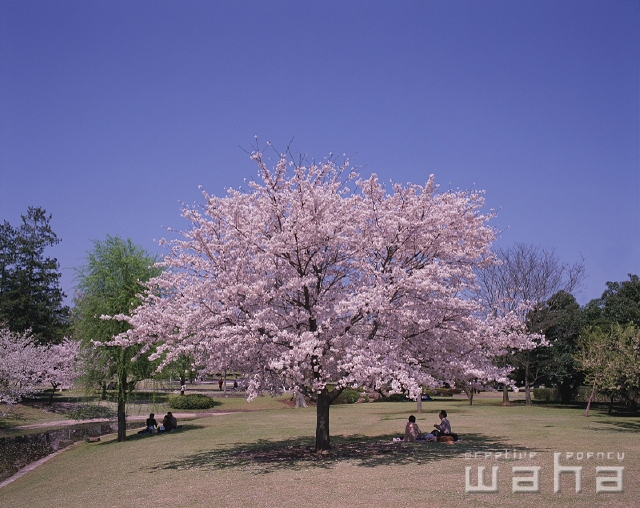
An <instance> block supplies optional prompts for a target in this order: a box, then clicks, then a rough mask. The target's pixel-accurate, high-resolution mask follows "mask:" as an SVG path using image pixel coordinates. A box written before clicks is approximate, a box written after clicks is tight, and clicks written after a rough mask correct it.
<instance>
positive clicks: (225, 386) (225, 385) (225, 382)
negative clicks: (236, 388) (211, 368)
mask: <svg viewBox="0 0 640 508" xmlns="http://www.w3.org/2000/svg"><path fill="white" fill-rule="evenodd" d="M224 393H225V394H226V393H227V369H224Z"/></svg>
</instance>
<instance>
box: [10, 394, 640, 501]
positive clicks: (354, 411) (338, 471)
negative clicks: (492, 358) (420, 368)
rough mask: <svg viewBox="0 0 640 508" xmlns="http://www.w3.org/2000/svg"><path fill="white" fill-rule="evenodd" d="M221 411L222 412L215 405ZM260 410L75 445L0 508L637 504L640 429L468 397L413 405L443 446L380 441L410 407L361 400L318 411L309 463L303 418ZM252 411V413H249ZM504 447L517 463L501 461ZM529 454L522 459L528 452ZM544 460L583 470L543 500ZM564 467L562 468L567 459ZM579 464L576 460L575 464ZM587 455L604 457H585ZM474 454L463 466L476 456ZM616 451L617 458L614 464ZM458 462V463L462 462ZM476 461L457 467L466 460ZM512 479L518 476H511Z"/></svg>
mask: <svg viewBox="0 0 640 508" xmlns="http://www.w3.org/2000/svg"><path fill="white" fill-rule="evenodd" d="M221 401H222V402H223V404H222V405H221V406H218V407H216V408H215V409H216V410H223V409H224V406H225V405H227V403H228V404H229V406H227V407H228V408H229V409H230V408H231V407H232V406H233V407H235V408H236V410H240V409H242V408H243V407H242V406H243V405H244V404H246V402H245V401H243V400H242V399H233V398H229V399H221ZM227 401H228V402H227ZM256 403H257V404H263V407H262V409H261V410H260V411H252V412H237V413H233V414H226V415H217V416H211V417H208V418H202V419H198V420H193V421H189V422H184V425H183V427H182V428H181V429H179V431H178V432H176V433H172V434H168V435H156V436H138V435H136V434H135V433H134V435H132V436H131V439H129V440H128V441H126V442H125V443H117V442H116V441H115V440H114V439H113V437H107V438H103V440H102V441H101V442H100V443H92V444H87V443H82V444H79V445H77V446H74V447H73V448H71V449H69V450H68V451H66V452H64V453H62V454H60V455H58V456H56V457H53V458H52V459H51V460H49V461H48V462H45V463H44V464H42V465H41V466H39V467H38V468H36V469H35V470H33V471H31V472H30V473H28V474H26V475H24V476H22V477H21V478H19V479H18V480H16V481H14V482H13V483H11V484H9V485H7V486H6V487H4V488H2V489H0V506H7V507H9V506H10V507H15V508H18V507H30V508H38V507H45V506H46V507H47V508H50V507H52V506H55V507H58V506H65V507H93V506H96V507H112V506H113V507H116V506H118V507H136V508H144V507H157V506H163V505H166V506H172V507H176V508H177V507H210V506H220V507H223V506H228V507H245V506H246V507H250V506H251V507H253V506H264V507H296V508H300V507H306V506H321V507H323V506H326V507H334V506H337V507H343V506H344V507H358V506H375V507H377V506H380V507H385V506H429V507H434V508H435V507H443V506H444V507H449V506H451V507H459V506H469V507H481V506H482V507H484V506H486V507H505V506H517V507H519V508H524V507H536V508H537V507H543V506H544V507H546V506H552V507H571V506H576V507H578V506H580V507H585V506H589V507H590V506H608V507H637V506H640V419H639V418H637V417H624V416H615V415H614V416H607V415H606V414H603V413H601V412H599V411H593V410H592V415H591V416H590V417H589V418H585V417H584V416H583V414H584V410H582V409H573V408H562V407H551V406H539V405H536V406H534V407H524V406H523V405H520V404H516V405H513V406H510V407H506V408H505V407H501V406H500V399H499V398H494V397H476V399H474V405H473V406H468V405H467V404H466V401H464V400H461V399H451V398H450V399H441V400H438V401H434V402H425V403H423V409H424V411H425V412H424V413H423V414H416V417H417V421H418V424H419V425H420V427H421V429H422V430H428V429H429V428H431V427H432V425H433V423H436V422H437V421H438V420H437V412H438V410H439V409H446V410H447V411H448V412H449V420H450V421H451V423H452V427H453V430H454V431H455V432H457V433H459V434H460V435H461V437H462V439H463V440H462V442H460V443H456V444H454V445H447V444H444V443H411V444H409V443H408V444H402V443H392V442H391V441H392V438H393V437H395V436H398V435H401V434H402V433H403V432H404V425H405V422H406V419H407V417H408V415H409V414H412V413H413V414H415V403H410V402H407V403H400V402H399V403H370V404H356V405H339V406H332V408H331V435H332V444H333V445H334V449H333V450H331V451H330V452H329V453H327V454H325V455H316V454H313V453H310V451H309V449H310V448H311V447H312V445H313V442H314V438H313V436H314V432H315V418H316V415H315V408H313V407H310V408H307V409H297V410H294V409H289V408H286V407H285V405H284V404H283V401H281V400H278V399H269V398H260V399H257V401H256ZM256 407H260V406H255V407H254V408H253V409H255V408H256ZM504 450H509V451H510V455H511V452H512V451H513V450H516V454H517V456H519V457H520V456H522V457H524V455H519V454H526V457H527V458H519V459H517V460H512V459H511V458H510V459H509V460H504V455H503V456H502V457H497V458H496V455H495V454H496V452H503V453H504ZM534 452H535V453H536V456H535V457H531V458H530V455H529V454H531V453H534ZM554 452H561V453H562V456H561V459H560V460H561V463H562V465H563V466H582V492H581V493H578V494H577V493H575V487H574V485H575V482H574V480H573V476H572V475H570V474H563V475H562V477H561V478H562V481H561V492H560V493H558V494H554V493H553V488H554V487H553V480H554V455H553V453H554ZM571 452H572V453H573V454H574V458H573V459H571V458H567V453H571ZM578 452H582V453H584V457H583V458H582V460H577V458H575V457H577V455H576V454H577V453H578ZM587 452H594V453H597V452H605V453H607V452H613V458H612V459H606V458H604V459H602V458H601V459H599V460H598V459H597V458H596V457H595V456H594V458H591V459H587V458H586V456H587ZM476 453H477V454H478V455H475V454H476ZM618 453H620V454H621V453H624V459H623V460H622V461H618V460H617V458H616V457H617V454H618ZM465 455H466V457H465ZM472 456H473V457H477V458H469V457H472ZM465 466H471V467H472V478H473V482H472V483H473V484H476V483H477V480H476V474H477V468H478V466H485V467H486V469H487V474H486V482H487V483H490V482H491V478H490V472H491V466H498V468H499V469H498V492H490V493H489V492H487V493H467V492H465ZM513 466H540V468H541V469H540V491H539V493H526V494H523V493H515V494H514V493H512V476H514V475H512V471H511V468H512V467H513ZM596 466H623V467H624V468H625V469H624V473H623V477H624V491H623V492H622V493H615V492H610V493H600V494H596V492H595V490H596V476H606V474H605V473H600V474H598V475H596V471H595V468H596ZM515 476H530V474H529V473H526V474H525V473H522V474H521V473H516V474H515Z"/></svg>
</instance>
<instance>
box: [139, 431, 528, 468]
mask: <svg viewBox="0 0 640 508" xmlns="http://www.w3.org/2000/svg"><path fill="white" fill-rule="evenodd" d="M394 437H397V435H395V434H393V435H383V436H376V437H365V436H348V437H344V436H334V437H332V448H331V450H328V451H327V452H325V453H314V451H313V446H310V445H311V439H310V438H296V439H283V440H279V441H268V440H259V441H257V442H255V443H251V444H247V443H235V444H232V445H227V446H226V447H224V448H218V449H212V450H207V451H203V452H199V453H195V454H192V455H189V456H186V457H183V458H182V459H179V460H174V461H171V462H165V463H159V464H155V465H153V466H151V467H149V468H147V470H148V471H150V472H153V471H158V470H184V469H197V470H204V471H207V470H210V471H211V470H220V469H242V470H245V471H248V472H250V473H253V474H256V475H260V474H268V473H272V472H275V471H282V470H292V471H294V470H300V469H308V468H321V469H331V468H332V467H334V466H335V465H336V464H338V463H344V462H346V463H349V464H351V465H354V466H358V467H376V466H381V465H399V466H404V465H411V466H415V465H424V464H431V463H435V462H438V461H441V460H446V459H451V458H460V457H464V456H465V454H473V453H475V452H482V453H484V452H487V451H504V450H506V449H509V450H511V449H513V448H514V445H513V444H509V443H507V442H506V441H503V440H501V439H500V438H496V437H489V436H484V435H482V434H465V435H464V437H463V439H462V441H459V442H457V443H454V444H447V443H427V442H417V443H397V442H395V443H394V442H393V438H394ZM517 448H518V450H519V451H522V452H525V451H529V450H528V449H527V447H524V446H518V447H517Z"/></svg>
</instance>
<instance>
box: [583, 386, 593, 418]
mask: <svg viewBox="0 0 640 508" xmlns="http://www.w3.org/2000/svg"><path fill="white" fill-rule="evenodd" d="M595 393H596V383H595V381H594V382H593V388H592V390H591V395H589V402H587V409H586V410H585V412H584V415H585V416H589V409H591V401H592V400H593V395H594V394H595Z"/></svg>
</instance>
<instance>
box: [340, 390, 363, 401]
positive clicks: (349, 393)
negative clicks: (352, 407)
mask: <svg viewBox="0 0 640 508" xmlns="http://www.w3.org/2000/svg"><path fill="white" fill-rule="evenodd" d="M361 393H362V392H359V391H358V390H355V389H353V388H345V389H344V390H342V393H341V394H340V395H338V398H337V399H336V400H334V401H333V403H334V404H355V403H356V402H358V399H359V398H360V394H361Z"/></svg>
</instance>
